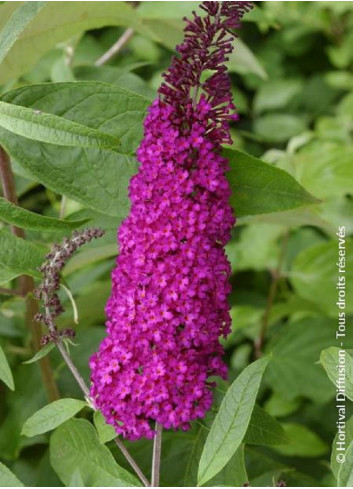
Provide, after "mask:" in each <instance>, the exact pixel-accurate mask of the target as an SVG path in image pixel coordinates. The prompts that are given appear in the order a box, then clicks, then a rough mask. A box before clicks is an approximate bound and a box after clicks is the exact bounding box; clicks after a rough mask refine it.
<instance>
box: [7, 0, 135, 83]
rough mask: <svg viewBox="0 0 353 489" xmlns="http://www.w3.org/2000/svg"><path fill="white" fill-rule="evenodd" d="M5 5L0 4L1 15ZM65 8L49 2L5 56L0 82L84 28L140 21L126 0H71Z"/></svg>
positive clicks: (16, 74)
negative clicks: (115, 1)
mask: <svg viewBox="0 0 353 489" xmlns="http://www.w3.org/2000/svg"><path fill="white" fill-rule="evenodd" d="M4 7H5V5H1V6H0V8H1V10H0V17H1V13H2V9H4ZM65 7H66V8H65V9H63V8H62V5H61V4H59V3H55V2H54V3H53V2H47V4H46V6H45V8H43V9H42V10H41V12H39V14H38V15H37V17H36V18H35V19H34V21H33V22H31V24H30V25H29V26H28V27H27V28H26V29H25V30H24V31H23V33H22V35H21V36H20V38H19V39H18V41H17V42H16V44H15V45H14V46H13V48H12V49H11V51H10V52H9V53H8V56H7V57H6V58H5V60H4V62H3V66H2V70H1V76H0V83H5V82H7V81H8V80H10V79H11V78H13V77H16V76H18V75H21V74H23V73H24V72H25V71H27V70H28V69H29V68H30V67H31V66H33V65H34V64H35V63H36V62H37V61H38V60H39V58H40V57H41V56H42V55H43V54H44V53H45V52H47V51H48V50H49V49H51V48H52V47H54V46H55V45H56V44H58V43H59V42H62V41H65V40H67V39H70V38H71V37H73V36H75V35H78V34H81V33H82V32H83V31H84V30H88V29H97V28H99V27H102V26H105V25H122V26H124V25H129V24H132V25H136V26H137V24H138V19H137V17H136V15H135V13H134V10H133V9H132V8H131V7H130V5H127V4H126V3H125V2H119V3H118V4H112V3H110V2H90V3H87V4H79V3H68V4H65ZM5 8H6V7H5ZM0 27H1V24H0Z"/></svg>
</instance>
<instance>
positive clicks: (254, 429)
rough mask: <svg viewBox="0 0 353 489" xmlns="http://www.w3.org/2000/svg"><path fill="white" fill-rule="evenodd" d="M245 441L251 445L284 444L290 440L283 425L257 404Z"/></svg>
mask: <svg viewBox="0 0 353 489" xmlns="http://www.w3.org/2000/svg"><path fill="white" fill-rule="evenodd" d="M244 442H245V443H249V444H251V445H283V444H286V443H288V442H289V438H288V436H287V435H286V433H285V431H284V429H283V427H282V425H281V424H280V423H279V422H278V421H277V420H276V419H275V418H273V417H272V416H271V415H270V414H268V413H267V412H266V411H265V410H264V409H262V408H260V407H259V406H257V405H256V404H255V407H254V410H253V412H252V415H251V418H250V422H249V426H248V430H247V432H246V435H245V438H244Z"/></svg>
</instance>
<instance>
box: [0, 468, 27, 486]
mask: <svg viewBox="0 0 353 489" xmlns="http://www.w3.org/2000/svg"><path fill="white" fill-rule="evenodd" d="M0 487H24V485H23V484H22V482H20V481H19V480H18V479H17V477H16V476H15V475H14V474H13V473H12V472H11V470H10V469H8V468H7V467H6V465H4V464H2V463H1V462H0Z"/></svg>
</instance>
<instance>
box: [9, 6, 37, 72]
mask: <svg viewBox="0 0 353 489" xmlns="http://www.w3.org/2000/svg"><path fill="white" fill-rule="evenodd" d="M46 3H47V2H25V3H24V4H23V5H20V6H19V8H18V9H17V10H16V11H15V12H14V13H13V14H12V16H11V17H10V19H9V20H8V22H7V23H6V24H5V27H4V28H3V29H2V30H1V32H0V64H1V62H2V60H3V59H4V58H5V56H6V55H7V53H8V52H9V50H10V49H11V47H12V46H13V45H14V43H15V42H16V39H17V38H18V37H19V36H20V34H21V33H22V31H23V30H24V29H25V28H26V27H27V25H28V24H29V23H30V22H31V21H32V20H33V19H34V17H35V16H36V15H37V14H38V12H39V11H40V10H41V9H42V8H43V7H44V5H45V4H46ZM0 12H1V10H0Z"/></svg>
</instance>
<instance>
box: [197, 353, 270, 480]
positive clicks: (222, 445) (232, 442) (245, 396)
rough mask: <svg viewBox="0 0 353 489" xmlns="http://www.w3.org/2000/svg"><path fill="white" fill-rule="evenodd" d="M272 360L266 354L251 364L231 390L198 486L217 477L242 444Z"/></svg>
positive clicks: (203, 458) (206, 450) (208, 447)
mask: <svg viewBox="0 0 353 489" xmlns="http://www.w3.org/2000/svg"><path fill="white" fill-rule="evenodd" d="M269 360H270V357H264V358H262V359H260V360H257V361H256V362H254V363H252V364H251V365H249V366H248V367H247V368H246V369H245V370H244V371H243V372H242V373H241V374H240V375H239V377H238V378H237V379H236V380H235V381H234V382H233V384H232V385H231V386H230V388H229V389H228V391H227V393H226V395H225V397H224V399H223V402H222V404H221V407H220V409H219V411H218V413H217V416H216V418H215V420H214V422H213V424H212V427H211V431H210V433H209V435H208V437H207V440H206V443H205V446H204V449H203V452H202V455H201V460H200V465H199V471H198V485H203V484H205V483H206V482H207V481H208V480H209V479H211V478H212V477H213V476H215V475H216V474H217V473H218V472H219V471H220V470H221V469H222V468H223V467H224V466H225V465H226V463H227V462H228V461H229V459H230V458H231V456H232V455H233V454H234V453H235V451H236V450H237V449H238V447H239V446H240V444H241V442H242V440H243V438H244V435H245V433H246V430H247V427H248V424H249V422H250V418H251V413H252V411H253V408H254V405H255V399H256V396H257V393H258V390H259V387H260V383H261V378H262V375H263V373H264V371H265V369H266V367H267V364H268V362H269Z"/></svg>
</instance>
